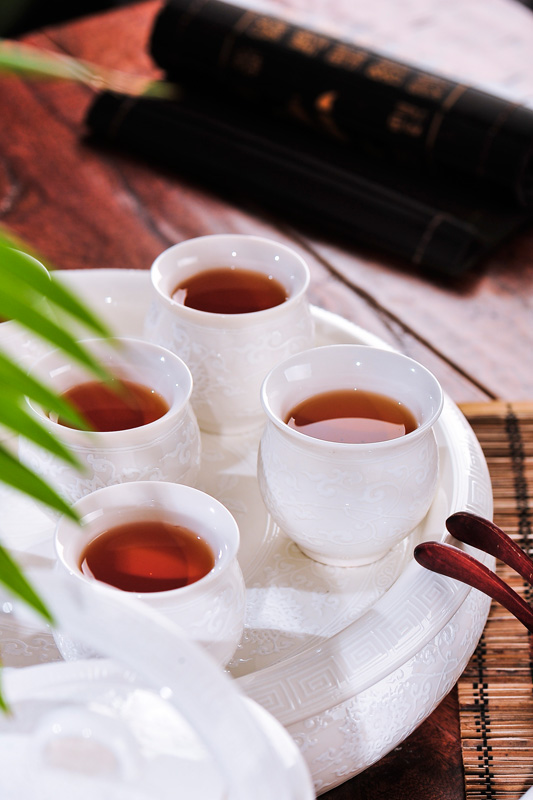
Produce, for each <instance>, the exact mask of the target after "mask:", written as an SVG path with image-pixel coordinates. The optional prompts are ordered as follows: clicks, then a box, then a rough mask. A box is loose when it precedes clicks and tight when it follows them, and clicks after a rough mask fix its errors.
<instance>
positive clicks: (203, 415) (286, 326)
mask: <svg viewBox="0 0 533 800" xmlns="http://www.w3.org/2000/svg"><path fill="white" fill-rule="evenodd" d="M220 267H231V268H237V269H247V270H252V271H255V272H259V273H262V274H264V275H267V276H272V278H274V279H275V280H277V281H279V282H280V283H281V284H282V286H283V287H284V288H285V291H286V294H287V299H286V300H285V301H284V302H283V303H281V304H280V305H276V306H273V307H271V308H266V309H264V310H261V311H253V312H248V313H237V314H235V313H234V314H229V313H212V312H207V311H200V310H198V309H196V308H190V307H188V306H185V305H183V304H181V303H178V302H176V301H175V300H173V299H172V295H173V293H174V291H175V289H176V287H177V286H178V285H179V284H180V283H181V282H182V281H183V280H184V279H187V278H190V277H191V276H192V275H197V274H198V273H201V272H205V271H206V270H211V269H213V268H220ZM151 278H152V285H153V288H154V296H155V300H154V303H153V306H152V309H151V311H150V312H149V315H148V318H147V321H146V326H145V331H146V335H147V337H148V338H149V339H150V340H151V341H154V342H157V343H158V344H161V345H163V346H164V347H167V348H168V349H169V350H172V352H174V353H176V354H177V355H179V356H180V357H181V358H182V359H183V360H184V361H185V363H186V364H187V365H188V366H189V368H190V370H191V372H192V376H193V381H194V388H193V394H192V400H191V402H192V406H193V408H194V411H195V413H196V416H197V419H198V422H199V425H200V428H201V429H202V430H205V431H209V432H213V433H230V434H233V433H240V432H243V431H246V430H251V429H253V428H255V427H257V426H259V425H260V424H262V423H263V422H264V414H263V411H262V408H261V403H260V399H259V395H260V389H261V383H262V381H263V379H264V377H265V376H266V374H267V373H268V371H269V370H270V369H271V368H272V367H273V366H274V365H275V364H276V363H278V362H279V361H282V360H283V359H284V358H287V357H288V356H290V355H292V354H293V353H297V352H299V351H301V350H304V349H306V348H308V347H311V346H312V344H313V320H312V316H311V313H310V309H309V304H308V301H307V297H306V290H307V286H308V284H309V269H308V267H307V264H306V263H305V261H304V260H303V259H302V257H301V256H300V255H298V254H297V253H296V252H295V251H293V250H291V249H289V248H288V247H286V246H284V245H282V244H278V243H277V242H275V241H273V240H270V239H263V238H260V237H258V236H246V235H240V234H222V235H213V236H202V237H199V238H197V239H190V240H188V241H185V242H182V243H180V244H177V245H174V246H173V247H170V248H169V249H168V250H165V251H164V252H163V253H161V255H159V256H158V258H157V259H156V260H155V262H154V263H153V265H152V269H151Z"/></svg>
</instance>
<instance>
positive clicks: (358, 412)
mask: <svg viewBox="0 0 533 800" xmlns="http://www.w3.org/2000/svg"><path fill="white" fill-rule="evenodd" d="M285 422H286V423H287V425H288V426H289V427H290V428H293V429H294V430H296V431H300V432H301V433H305V434H307V436H312V437H313V438H315V439H324V440H325V441H328V442H339V443H342V442H345V443H351V444H369V443H373V442H385V441H388V440H389V439H396V438H398V437H399V436H404V435H405V434H407V433H411V431H414V430H415V428H417V427H418V425H417V422H416V419H415V418H414V416H413V414H412V413H411V411H409V409H408V408H406V407H405V405H403V403H399V402H398V401H397V400H394V399H393V398H392V397H387V396H386V395H383V394H377V393H375V392H366V391H364V390H363V389H336V390H334V391H330V392H323V393H321V394H316V395H313V396H312V397H309V398H307V399H306V400H303V401H302V402H301V403H299V404H298V405H297V406H295V407H294V408H293V409H292V410H291V411H290V413H289V414H288V415H287V417H286V419H285Z"/></svg>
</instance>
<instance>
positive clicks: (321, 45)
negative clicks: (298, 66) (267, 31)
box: [288, 30, 330, 56]
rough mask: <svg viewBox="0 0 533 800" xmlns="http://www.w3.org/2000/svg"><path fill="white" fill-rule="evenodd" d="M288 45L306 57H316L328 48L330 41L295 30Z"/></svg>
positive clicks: (309, 32)
mask: <svg viewBox="0 0 533 800" xmlns="http://www.w3.org/2000/svg"><path fill="white" fill-rule="evenodd" d="M288 44H289V47H291V48H292V49H293V50H298V51H299V52H300V53H304V54H305V55H306V56H316V55H318V54H319V53H320V52H322V50H325V49H326V47H329V45H330V40H329V39H327V38H326V37H325V36H319V35H318V34H316V33H312V32H311V31H304V30H296V31H294V33H293V34H292V35H291V36H290V38H289V42H288Z"/></svg>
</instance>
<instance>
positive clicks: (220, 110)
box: [87, 92, 531, 275]
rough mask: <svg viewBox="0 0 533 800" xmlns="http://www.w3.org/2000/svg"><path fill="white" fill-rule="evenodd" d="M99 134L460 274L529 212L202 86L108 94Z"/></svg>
mask: <svg viewBox="0 0 533 800" xmlns="http://www.w3.org/2000/svg"><path fill="white" fill-rule="evenodd" d="M87 124H88V127H89V129H90V131H91V132H92V135H93V138H94V139H95V140H99V141H104V142H106V143H111V144H114V145H116V146H118V147H119V148H120V149H122V150H129V151H130V152H132V153H135V154H137V155H140V156H142V157H143V158H146V159H148V160H150V161H151V162H152V163H154V164H158V165H162V166H164V167H165V168H170V169H173V170H176V171H178V172H179V173H181V174H184V175H186V176H188V177H191V178H192V179H194V180H196V181H200V182H201V183H202V184H203V185H207V186H208V187H211V188H214V189H216V190H222V191H224V192H225V193H226V195H227V194H228V193H229V194H230V195H231V196H233V197H234V198H235V199H238V200H240V201H241V202H242V201H243V200H244V201H246V199H251V200H253V201H254V202H256V203H259V204H262V205H263V206H264V207H265V208H268V209H269V210H271V211H274V212H275V214H276V215H277V217H278V218H280V219H282V220H285V221H290V222H296V223H301V224H303V225H304V226H305V227H306V228H307V229H309V228H310V229H312V230H314V231H315V232H316V231H317V230H318V231H320V232H324V233H327V232H331V233H333V234H335V235H336V236H340V237H342V238H344V239H346V240H348V241H350V242H355V243H363V244H366V245H369V246H371V247H375V248H377V249H379V250H384V251H385V252H388V253H391V254H393V255H395V256H399V257H401V258H403V259H407V260H408V261H409V262H411V263H413V264H416V265H418V266H419V267H421V268H424V269H427V270H431V271H435V272H439V273H444V274H447V275H460V274H461V273H463V272H465V271H467V270H468V269H469V268H470V267H472V266H473V265H474V264H476V263H478V262H479V261H480V259H482V258H483V257H484V256H486V255H487V253H488V252H490V251H491V250H492V249H493V248H494V247H495V246H496V245H497V244H499V243H500V242H501V241H502V240H503V239H504V238H506V237H507V236H508V235H509V234H510V233H512V232H513V231H514V230H516V229H517V228H518V227H519V226H520V225H522V224H523V223H524V222H525V221H526V220H527V219H529V218H530V216H531V210H527V209H524V208H517V207H516V206H509V205H508V204H507V205H506V204H505V203H503V202H502V200H501V198H500V197H499V194H500V193H498V192H490V191H486V190H485V191H478V190H477V189H475V188H472V187H464V186H462V185H461V184H458V183H457V181H455V180H453V179H452V180H448V181H445V180H444V179H443V180H441V181H439V182H438V183H437V182H436V181H435V180H434V179H432V178H430V177H429V178H428V176H427V175H426V174H425V173H424V172H423V171H421V170H419V171H415V170H410V171H409V172H407V173H406V172H405V170H403V169H400V168H394V167H392V166H391V165H390V164H387V163H386V162H384V161H383V159H381V158H370V157H368V156H367V155H364V156H361V155H360V154H358V153H357V152H356V151H354V150H351V149H343V148H339V147H338V146H336V144H335V143H334V142H333V141H331V142H329V141H328V140H326V139H324V138H322V137H321V136H320V135H319V134H316V133H314V132H313V131H312V130H307V131H306V132H305V134H303V133H302V129H301V128H300V127H299V126H295V125H294V124H291V123H287V122H284V121H282V120H280V119H276V118H275V117H273V116H272V115H268V114H263V113H260V112H259V111H258V110H257V109H256V110H255V111H253V112H250V110H249V109H243V108H242V105H241V104H238V103H234V104H231V103H230V102H229V101H228V100H227V98H222V99H220V98H219V97H215V96H213V95H204V94H201V93H199V92H191V93H189V95H187V94H185V95H184V98H183V100H181V101H168V100H155V99H148V98H132V97H125V96H122V95H117V94H112V93H104V94H102V95H100V96H99V97H98V98H97V99H96V101H95V102H94V103H93V105H92V107H91V109H90V112H89V115H88V118H87Z"/></svg>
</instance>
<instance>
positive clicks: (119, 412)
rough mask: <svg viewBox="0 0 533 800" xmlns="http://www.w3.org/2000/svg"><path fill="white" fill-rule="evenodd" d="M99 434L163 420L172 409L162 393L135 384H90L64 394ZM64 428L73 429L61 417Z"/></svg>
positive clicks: (93, 382)
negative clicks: (161, 418)
mask: <svg viewBox="0 0 533 800" xmlns="http://www.w3.org/2000/svg"><path fill="white" fill-rule="evenodd" d="M61 396H62V397H63V398H64V399H65V400H68V402H69V403H70V404H71V405H73V406H74V408H75V409H76V410H77V411H79V413H80V414H81V416H82V417H84V419H85V420H86V421H87V422H88V424H89V425H90V427H91V428H92V429H93V430H95V431H125V430H129V429H130V428H139V427H140V426H141V425H147V424H148V423H149V422H153V421H154V420H156V419H159V418H160V417H162V416H163V415H164V414H166V413H167V411H168V409H169V407H168V403H167V402H166V400H165V399H164V398H163V397H161V395H160V394H158V393H157V392H155V391H154V390H153V389H150V388H149V387H148V386H143V384H140V383H134V382H132V381H118V380H113V381H110V382H109V384H105V383H101V382H100V381H87V383H80V384H78V385H77V386H72V387H71V388H70V389H68V390H67V391H66V392H64V393H63V394H62V395H61ZM57 422H58V423H59V424H60V425H65V426H66V427H69V428H72V427H73V426H72V425H70V424H69V423H68V422H66V421H65V420H63V419H61V417H60V418H59V419H58V420H57Z"/></svg>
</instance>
